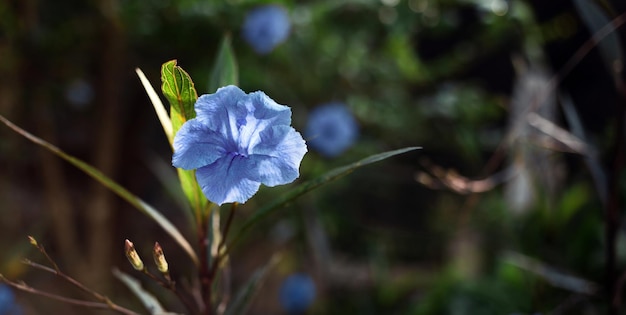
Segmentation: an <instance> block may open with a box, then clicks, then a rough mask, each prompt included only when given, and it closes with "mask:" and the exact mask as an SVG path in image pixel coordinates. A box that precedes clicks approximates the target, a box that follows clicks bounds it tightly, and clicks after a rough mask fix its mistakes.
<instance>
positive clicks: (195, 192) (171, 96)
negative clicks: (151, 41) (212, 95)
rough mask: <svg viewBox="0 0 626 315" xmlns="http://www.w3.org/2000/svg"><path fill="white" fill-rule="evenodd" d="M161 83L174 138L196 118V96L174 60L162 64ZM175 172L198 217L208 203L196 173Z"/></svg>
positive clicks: (187, 171) (185, 74)
mask: <svg viewBox="0 0 626 315" xmlns="http://www.w3.org/2000/svg"><path fill="white" fill-rule="evenodd" d="M161 81H162V83H163V85H162V87H161V88H162V90H163V94H164V95H165V97H166V98H167V100H168V101H169V103H170V119H171V121H172V133H173V134H172V136H173V137H174V136H176V132H178V129H180V127H181V126H182V125H183V124H184V123H185V122H186V121H187V120H189V119H192V118H194V117H196V111H195V109H194V105H195V103H196V100H197V99H198V94H197V93H196V89H195V88H194V84H193V81H192V80H191V77H190V76H189V74H187V72H185V70H183V69H182V68H181V67H179V66H177V65H176V60H170V61H168V62H166V63H164V64H163V66H162V67H161ZM177 171H178V178H179V179H180V185H181V187H182V188H183V192H184V193H185V196H186V197H187V200H189V203H190V205H191V208H192V209H193V210H194V213H195V214H196V217H198V216H199V215H201V213H202V212H203V211H204V209H205V208H206V205H207V203H208V201H207V199H206V198H205V197H204V195H203V194H202V190H201V189H200V186H199V185H198V182H197V181H196V175H195V172H196V171H195V170H183V169H180V168H179V169H178V170H177Z"/></svg>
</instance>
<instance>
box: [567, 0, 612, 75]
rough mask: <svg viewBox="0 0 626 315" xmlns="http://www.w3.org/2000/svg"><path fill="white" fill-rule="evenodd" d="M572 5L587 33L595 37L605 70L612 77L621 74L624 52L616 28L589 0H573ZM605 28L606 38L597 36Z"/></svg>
mask: <svg viewBox="0 0 626 315" xmlns="http://www.w3.org/2000/svg"><path fill="white" fill-rule="evenodd" d="M574 5H576V10H577V11H578V14H580V17H581V18H582V19H583V21H584V22H585V24H586V25H587V28H589V31H590V32H591V33H592V34H593V36H594V37H596V38H595V40H596V42H597V45H598V49H599V50H600V55H601V56H602V61H604V64H605V66H606V67H607V70H608V71H609V72H610V73H611V75H612V76H614V77H615V76H616V75H619V74H621V71H622V67H623V61H624V60H623V56H624V52H623V51H622V45H621V43H620V39H619V36H618V33H617V32H616V30H615V28H616V27H617V26H613V25H611V21H610V20H609V18H608V17H607V16H606V14H604V12H603V11H602V9H600V7H599V6H598V5H597V4H595V3H594V2H593V1H591V0H574ZM607 27H608V28H610V29H608V31H609V33H608V34H607V35H606V37H605V38H602V36H598V34H600V32H601V31H605V28H607ZM598 37H599V38H598Z"/></svg>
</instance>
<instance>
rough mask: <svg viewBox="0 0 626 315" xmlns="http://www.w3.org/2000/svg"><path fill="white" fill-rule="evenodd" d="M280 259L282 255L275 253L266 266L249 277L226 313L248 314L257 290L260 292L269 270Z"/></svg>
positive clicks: (229, 314) (225, 314)
mask: <svg viewBox="0 0 626 315" xmlns="http://www.w3.org/2000/svg"><path fill="white" fill-rule="evenodd" d="M279 261H280V256H279V255H278V254H274V256H272V258H271V259H270V261H269V262H268V263H267V264H266V265H265V266H263V267H261V268H260V269H258V270H257V271H255V272H254V274H253V275H252V277H250V279H248V282H246V284H245V285H244V286H243V287H242V288H241V289H239V292H237V295H236V296H235V298H234V299H233V301H232V302H231V303H230V305H229V306H228V309H226V312H224V315H242V314H247V311H248V307H249V306H250V302H252V298H254V296H255V295H256V293H257V292H259V289H260V288H261V286H262V285H263V282H264V281H265V279H266V278H267V276H268V274H269V271H271V270H272V268H273V267H274V266H276V264H277V263H278V262H279Z"/></svg>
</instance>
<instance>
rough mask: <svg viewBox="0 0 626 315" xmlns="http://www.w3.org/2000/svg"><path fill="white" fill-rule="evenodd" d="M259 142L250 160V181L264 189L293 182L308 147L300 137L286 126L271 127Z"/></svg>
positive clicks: (264, 131)
mask: <svg viewBox="0 0 626 315" xmlns="http://www.w3.org/2000/svg"><path fill="white" fill-rule="evenodd" d="M260 138H261V142H260V143H259V145H257V146H255V147H254V150H253V152H252V154H251V155H250V156H249V159H250V164H251V166H250V168H249V171H248V172H249V175H248V176H249V178H250V179H252V180H255V181H259V182H261V183H263V184H265V185H267V186H270V187H272V186H276V185H282V184H288V183H291V182H293V181H294V180H295V179H296V178H298V176H300V172H299V168H300V162H301V161H302V158H303V157H304V154H305V153H306V152H307V147H306V144H305V142H304V139H302V136H301V135H300V133H298V132H297V131H296V130H295V129H293V128H292V127H289V126H273V127H271V128H267V129H265V130H263V131H262V132H261V133H260Z"/></svg>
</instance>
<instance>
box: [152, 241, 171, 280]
mask: <svg viewBox="0 0 626 315" xmlns="http://www.w3.org/2000/svg"><path fill="white" fill-rule="evenodd" d="M152 255H153V256H154V263H155V264H156V266H157V268H158V269H159V271H160V272H161V273H167V272H168V270H169V267H168V265H167V260H165V254H164V253H163V248H161V245H159V242H155V243H154V250H153V251H152Z"/></svg>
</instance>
